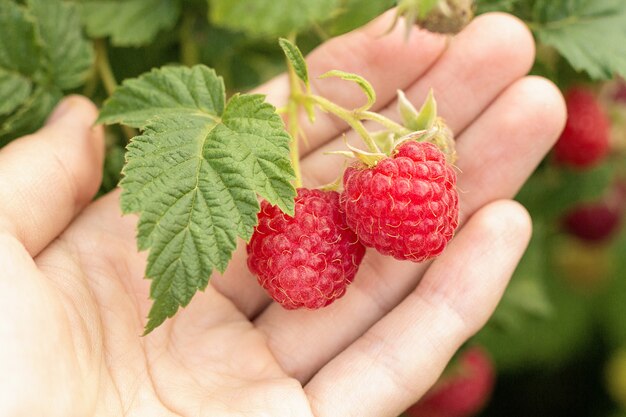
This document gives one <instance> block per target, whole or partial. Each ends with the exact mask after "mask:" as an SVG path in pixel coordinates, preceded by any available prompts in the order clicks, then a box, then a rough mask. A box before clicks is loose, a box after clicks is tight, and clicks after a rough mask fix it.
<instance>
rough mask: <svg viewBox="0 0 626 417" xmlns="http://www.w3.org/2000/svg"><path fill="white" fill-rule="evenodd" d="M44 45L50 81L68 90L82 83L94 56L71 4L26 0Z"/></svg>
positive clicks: (45, 62) (44, 60)
mask: <svg viewBox="0 0 626 417" xmlns="http://www.w3.org/2000/svg"><path fill="white" fill-rule="evenodd" d="M27 5H28V10H29V14H30V15H32V16H33V17H34V19H35V22H36V26H37V28H38V33H39V35H40V37H41V42H42V45H43V52H44V57H43V62H42V63H43V65H44V66H45V68H46V69H47V70H48V74H49V75H48V76H49V77H50V82H51V83H52V84H54V85H55V86H57V87H59V88H61V89H64V90H67V89H70V88H74V87H78V86H79V85H81V84H82V83H83V82H84V81H85V79H86V78H87V75H88V73H89V69H90V68H91V64H92V62H93V60H94V53H93V48H92V46H91V43H89V42H88V41H87V40H86V39H85V38H84V37H83V35H82V32H81V27H80V20H79V18H78V13H77V11H76V8H75V6H74V5H72V4H69V3H61V2H60V1H50V0H28V1H27Z"/></svg>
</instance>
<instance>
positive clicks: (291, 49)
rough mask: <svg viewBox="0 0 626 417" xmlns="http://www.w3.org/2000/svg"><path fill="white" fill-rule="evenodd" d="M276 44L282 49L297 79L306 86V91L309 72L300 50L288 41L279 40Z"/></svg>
mask: <svg viewBox="0 0 626 417" xmlns="http://www.w3.org/2000/svg"><path fill="white" fill-rule="evenodd" d="M278 44H279V45H280V47H281V48H282V50H283V52H284V53H285V56H286V57H287V60H288V61H289V63H290V64H291V66H292V67H293V70H294V71H295V73H296V75H297V76H298V78H300V79H301V80H302V81H303V82H304V84H306V87H307V89H308V88H309V71H308V69H307V66H306V61H305V60H304V56H303V55H302V52H301V51H300V49H299V48H298V47H297V46H296V45H294V44H293V43H291V42H290V41H289V40H288V39H285V38H280V39H278Z"/></svg>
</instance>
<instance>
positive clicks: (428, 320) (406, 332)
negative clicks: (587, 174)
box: [298, 201, 531, 417]
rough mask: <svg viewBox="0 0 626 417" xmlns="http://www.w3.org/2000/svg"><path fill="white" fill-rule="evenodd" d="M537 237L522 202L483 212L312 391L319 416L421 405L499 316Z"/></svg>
mask: <svg viewBox="0 0 626 417" xmlns="http://www.w3.org/2000/svg"><path fill="white" fill-rule="evenodd" d="M530 232H531V226H530V218H529V216H528V214H527V213H526V211H525V210H524V209H523V208H522V207H521V206H520V205H519V204H517V203H514V202H511V201H499V202H495V203H492V204H490V205H488V206H486V207H484V208H483V209H481V210H480V211H479V212H477V213H476V214H475V215H474V216H473V217H472V218H471V220H470V221H469V223H468V224H467V226H466V227H465V228H464V229H463V230H462V231H461V232H460V233H459V236H458V238H457V239H455V240H454V242H452V243H451V245H450V247H449V248H448V250H447V251H446V253H444V254H443V255H442V256H441V257H440V258H439V259H437V261H435V262H434V263H433V265H432V267H431V268H430V269H429V270H428V272H427V273H426V275H425V276H424V280H423V281H422V283H420V285H419V286H418V287H417V289H416V290H415V291H413V292H412V293H411V294H410V295H409V296H408V297H407V298H406V299H405V300H404V301H403V302H402V303H401V304H400V305H398V306H397V307H396V308H395V309H394V310H393V311H392V312H391V313H389V315H387V316H386V317H384V318H383V319H382V320H380V321H379V322H378V323H376V324H375V325H374V326H373V327H372V328H371V329H370V330H368V332H367V333H365V334H364V335H363V336H362V337H361V338H359V339H358V340H357V341H356V342H355V343H354V344H352V345H351V346H350V347H349V348H348V349H346V350H345V351H344V352H342V353H341V354H340V355H339V356H337V357H336V358H335V359H334V360H332V361H331V362H330V363H329V364H328V365H326V366H325V367H324V368H322V370H320V372H318V373H317V375H315V377H314V378H313V379H312V380H311V382H310V383H309V384H308V385H307V386H306V387H305V392H306V393H307V395H308V396H309V397H310V399H311V406H312V409H313V411H314V414H315V415H316V416H319V417H325V416H329V417H330V416H338V415H340V416H347V415H354V416H359V417H368V416H372V417H374V416H375V417H382V416H389V417H391V416H396V415H398V414H399V413H400V412H402V411H403V410H405V409H406V408H407V407H409V406H410V405H411V404H412V403H414V402H415V401H417V400H418V399H419V398H420V397H421V396H422V395H423V394H424V393H425V392H426V391H427V390H428V388H429V387H430V386H432V385H433V384H434V382H435V381H436V380H437V378H438V377H439V375H440V374H441V372H442V371H443V369H444V367H445V365H446V364H447V363H448V361H449V360H450V358H451V357H452V355H453V354H454V352H455V351H456V350H457V349H458V348H459V346H460V345H461V344H462V343H463V342H464V341H465V340H467V339H468V338H469V337H470V336H471V335H473V334H474V333H475V332H476V331H478V330H479V329H480V328H481V327H482V326H483V325H484V323H485V322H486V320H487V319H488V317H489V316H490V315H491V314H492V312H493V310H494V309H495V307H496V305H497V303H498V301H499V300H500V298H501V296H502V293H503V291H504V288H505V287H506V284H507V282H508V280H509V278H510V276H511V274H512V273H513V270H514V269H515V266H516V265H517V263H518V262H519V259H520V257H521V256H522V254H523V252H524V249H525V248H526V245H527V243H528V240H529V238H530ZM298 354H299V355H300V354H301V352H298Z"/></svg>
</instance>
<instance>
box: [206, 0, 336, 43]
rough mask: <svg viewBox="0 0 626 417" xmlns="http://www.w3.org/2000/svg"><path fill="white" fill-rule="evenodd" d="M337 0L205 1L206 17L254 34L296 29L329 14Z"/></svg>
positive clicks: (268, 35)
mask: <svg viewBox="0 0 626 417" xmlns="http://www.w3.org/2000/svg"><path fill="white" fill-rule="evenodd" d="M338 4H339V0H316V1H311V0H282V1H276V0H209V10H210V16H209V19H210V20H211V21H212V22H213V23H215V24H216V25H218V26H224V27H228V28H230V29H235V30H242V31H245V32H247V33H248V34H249V35H252V36H256V37H266V38H275V37H278V36H286V35H288V34H289V33H292V32H299V31H300V30H302V29H305V28H307V27H309V26H311V25H312V24H314V23H316V22H321V21H323V20H326V19H327V18H329V17H330V16H332V14H333V12H334V11H335V10H336V8H337V6H338Z"/></svg>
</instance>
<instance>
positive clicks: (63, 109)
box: [46, 98, 72, 125]
mask: <svg viewBox="0 0 626 417" xmlns="http://www.w3.org/2000/svg"><path fill="white" fill-rule="evenodd" d="M71 109H72V99H71V98H65V99H63V100H61V102H60V103H59V104H58V105H57V106H56V108H55V109H54V110H53V111H52V113H51V114H50V116H48V120H47V121H46V125H50V124H53V123H54V122H56V121H57V120H59V119H61V118H62V117H63V116H65V115H66V114H68V113H69V112H70V110H71Z"/></svg>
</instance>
